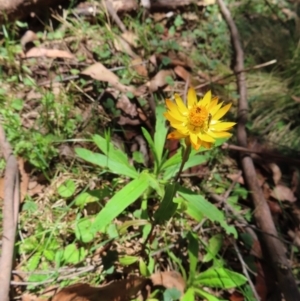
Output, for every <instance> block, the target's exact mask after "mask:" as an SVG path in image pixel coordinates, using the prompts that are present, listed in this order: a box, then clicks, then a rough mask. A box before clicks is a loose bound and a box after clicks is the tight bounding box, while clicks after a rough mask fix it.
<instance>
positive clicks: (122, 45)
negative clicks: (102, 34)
mask: <svg viewBox="0 0 300 301" xmlns="http://www.w3.org/2000/svg"><path fill="white" fill-rule="evenodd" d="M114 47H115V49H116V50H117V51H120V52H124V53H126V54H128V55H129V56H131V57H133V58H134V57H136V56H137V55H136V54H135V53H134V51H133V50H132V49H131V46H130V44H129V43H128V42H127V41H126V40H125V39H123V38H122V37H115V38H114Z"/></svg>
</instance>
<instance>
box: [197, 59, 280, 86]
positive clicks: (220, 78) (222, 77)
mask: <svg viewBox="0 0 300 301" xmlns="http://www.w3.org/2000/svg"><path fill="white" fill-rule="evenodd" d="M276 63H277V61H276V60H271V61H269V62H265V63H262V64H259V65H255V66H253V67H249V68H245V69H243V70H241V71H239V72H238V73H241V72H247V71H251V70H256V69H260V68H264V67H267V66H270V65H273V64H276ZM232 76H236V73H231V74H228V75H225V76H218V77H216V78H214V79H212V80H211V81H207V82H206V83H204V84H201V85H198V86H197V87H196V89H200V88H203V87H206V86H208V85H210V84H212V83H217V82H219V81H221V80H224V79H226V78H229V77H232Z"/></svg>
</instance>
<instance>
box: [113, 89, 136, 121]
mask: <svg viewBox="0 0 300 301" xmlns="http://www.w3.org/2000/svg"><path fill="white" fill-rule="evenodd" d="M116 108H117V109H121V110H122V111H123V112H124V113H125V114H127V115H129V116H130V117H131V118H134V117H137V116H138V112H137V107H136V104H135V103H132V102H131V101H130V100H129V98H128V97H127V96H126V95H124V94H123V95H121V96H120V97H119V98H118V101H117V103H116Z"/></svg>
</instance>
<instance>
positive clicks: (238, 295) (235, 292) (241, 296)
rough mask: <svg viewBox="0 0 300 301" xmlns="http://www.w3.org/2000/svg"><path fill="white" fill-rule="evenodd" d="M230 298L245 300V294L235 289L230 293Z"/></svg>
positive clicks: (234, 300)
mask: <svg viewBox="0 0 300 301" xmlns="http://www.w3.org/2000/svg"><path fill="white" fill-rule="evenodd" d="M229 300H230V301H244V300H245V298H244V296H243V295H242V294H241V293H239V292H237V291H234V292H233V293H232V294H231V295H230V297H229Z"/></svg>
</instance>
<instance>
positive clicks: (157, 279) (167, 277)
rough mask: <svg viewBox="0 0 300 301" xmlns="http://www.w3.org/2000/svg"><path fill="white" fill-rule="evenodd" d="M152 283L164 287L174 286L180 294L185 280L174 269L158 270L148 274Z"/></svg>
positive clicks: (182, 291) (183, 288)
mask: <svg viewBox="0 0 300 301" xmlns="http://www.w3.org/2000/svg"><path fill="white" fill-rule="evenodd" d="M150 279H151V280H152V283H153V285H162V286H164V287H165V288H176V289H177V290H178V291H179V292H180V293H181V295H183V293H184V290H185V282H184V280H183V278H182V276H181V275H180V274H179V273H178V272H175V271H167V272H160V273H156V274H153V275H151V276H150Z"/></svg>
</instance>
